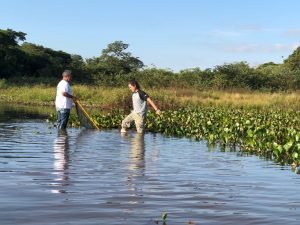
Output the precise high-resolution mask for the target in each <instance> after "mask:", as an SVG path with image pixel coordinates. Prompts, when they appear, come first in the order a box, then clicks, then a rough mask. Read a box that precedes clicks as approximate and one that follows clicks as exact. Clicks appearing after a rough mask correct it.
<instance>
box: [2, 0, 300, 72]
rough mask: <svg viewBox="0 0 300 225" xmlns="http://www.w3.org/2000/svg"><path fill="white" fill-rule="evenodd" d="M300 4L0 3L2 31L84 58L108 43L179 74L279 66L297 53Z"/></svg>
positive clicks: (288, 0) (182, 0) (179, 0)
mask: <svg viewBox="0 0 300 225" xmlns="http://www.w3.org/2000/svg"><path fill="white" fill-rule="evenodd" d="M299 11H300V1H299V0H148V1H147V0H106V1H104V0H26V1H25V0H0V29H7V28H10V29H13V30H16V31H22V32H25V33H26V34H27V36H26V41H27V42H31V43H35V44H38V45H43V46H44V47H49V48H52V49H55V50H62V51H65V52H68V53H71V54H79V55H81V56H83V57H84V58H91V57H97V56H100V54H101V51H102V49H104V48H106V46H107V45H108V44H109V43H112V42H114V41H119V40H121V41H123V42H124V43H127V44H129V48H128V51H129V52H131V53H132V54H133V55H134V56H136V57H139V58H140V60H142V61H143V62H144V64H145V65H147V66H149V67H153V66H155V67H158V68H164V69H170V70H173V71H180V70H182V69H189V68H195V67H200V69H206V68H214V67H215V66H216V65H222V64H224V63H232V62H240V61H246V62H248V63H249V64H250V65H251V66H258V65H259V64H262V63H266V62H271V61H272V62H275V63H282V62H283V60H284V59H286V58H287V57H288V56H289V55H290V54H291V53H292V52H293V50H295V49H296V48H297V47H298V46H300V23H299V22H300V13H299Z"/></svg>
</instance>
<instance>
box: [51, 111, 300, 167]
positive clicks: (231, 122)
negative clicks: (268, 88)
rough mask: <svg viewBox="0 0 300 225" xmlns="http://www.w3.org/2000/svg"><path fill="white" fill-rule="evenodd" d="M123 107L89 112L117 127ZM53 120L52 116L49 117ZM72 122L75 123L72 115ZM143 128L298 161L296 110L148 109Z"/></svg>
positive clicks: (299, 121)
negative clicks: (157, 110) (160, 110)
mask: <svg viewBox="0 0 300 225" xmlns="http://www.w3.org/2000/svg"><path fill="white" fill-rule="evenodd" d="M124 117H125V113H124V111H123V110H114V111H112V112H110V113H103V114H99V115H95V116H93V118H94V120H95V121H96V122H97V123H98V125H99V127H100V128H102V129H111V128H120V124H121V122H122V120H123V118H124ZM52 120H53V119H52ZM70 123H71V125H72V126H79V122H78V120H77V119H76V116H75V115H74V116H72V117H71V120H70ZM145 128H146V131H148V132H154V133H162V134H164V135H166V136H176V137H188V138H193V139H195V140H207V141H208V143H209V144H212V145H213V144H219V145H220V146H221V148H222V149H230V150H239V151H243V152H246V153H250V154H256V155H259V156H264V157H266V158H268V159H272V160H274V161H276V162H278V163H281V164H291V163H296V164H298V163H299V162H300V112H299V111H293V110H287V111H284V110H274V109H261V108H257V109H256V108H252V109H250V108H227V107H226V108H225V107H208V106H207V107H201V108H185V109H178V110H170V111H164V112H163V113H162V115H161V116H157V115H155V113H153V112H148V115H147V120H146V123H145Z"/></svg>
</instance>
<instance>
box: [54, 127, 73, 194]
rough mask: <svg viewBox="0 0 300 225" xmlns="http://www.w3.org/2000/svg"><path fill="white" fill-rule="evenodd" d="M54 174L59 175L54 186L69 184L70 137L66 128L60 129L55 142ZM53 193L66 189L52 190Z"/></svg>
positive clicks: (62, 191) (59, 186)
mask: <svg viewBox="0 0 300 225" xmlns="http://www.w3.org/2000/svg"><path fill="white" fill-rule="evenodd" d="M53 150H54V165H53V167H54V168H53V169H54V174H56V175H57V177H58V178H57V179H55V181H56V182H55V183H53V186H57V187H58V188H61V187H62V186H66V185H68V179H69V178H68V173H67V169H68V163H69V138H68V133H67V131H66V130H59V131H58V134H57V137H56V139H55V142H54V147H53ZM52 192H53V193H64V192H65V190H60V189H56V190H52Z"/></svg>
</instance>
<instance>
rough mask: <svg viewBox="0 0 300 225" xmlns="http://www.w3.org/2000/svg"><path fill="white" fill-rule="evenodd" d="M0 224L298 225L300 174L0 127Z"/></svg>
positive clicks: (199, 153) (182, 143) (152, 139)
mask: <svg viewBox="0 0 300 225" xmlns="http://www.w3.org/2000/svg"><path fill="white" fill-rule="evenodd" d="M0 181H1V183H0V203H1V204H0V224H1V225H10V224H12V225H48V224H57V225H67V224H72V225H90V224H93V225H94V224H95V225H98V224H130V225H131V224H132V225H135V224H136V225H141V224H142V225H143V224H145V225H151V224H153V225H155V224H163V223H162V220H161V214H162V212H164V211H166V212H167V213H168V217H167V220H166V223H165V224H166V225H173V224H299V223H300V194H299V189H300V176H299V175H297V174H295V173H293V172H291V170H290V168H289V167H281V166H278V165H276V164H274V163H273V162H270V161H264V160H263V159H259V158H258V157H256V156H239V154H238V153H236V152H220V151H219V150H218V149H214V150H208V148H207V146H206V144H205V143H203V142H195V141H191V140H188V139H176V138H167V137H163V136H162V135H153V134H146V135H145V136H140V135H137V134H135V133H130V134H129V135H128V136H121V135H120V134H119V133H118V131H116V130H112V131H101V132H97V131H87V130H85V131H84V130H80V129H69V130H68V133H58V132H57V131H56V130H55V129H54V128H48V125H47V124H46V123H44V122H43V121H26V120H25V121H22V122H21V121H18V122H12V121H8V122H1V123H0Z"/></svg>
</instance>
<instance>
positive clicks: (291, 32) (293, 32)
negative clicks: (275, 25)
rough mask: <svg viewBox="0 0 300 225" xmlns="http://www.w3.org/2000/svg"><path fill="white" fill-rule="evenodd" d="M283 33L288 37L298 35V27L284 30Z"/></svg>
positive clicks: (299, 30) (299, 32)
mask: <svg viewBox="0 0 300 225" xmlns="http://www.w3.org/2000/svg"><path fill="white" fill-rule="evenodd" d="M284 34H285V35H286V36H289V37H295V36H296V37H300V29H298V28H296V29H289V30H287V31H285V32H284Z"/></svg>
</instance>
